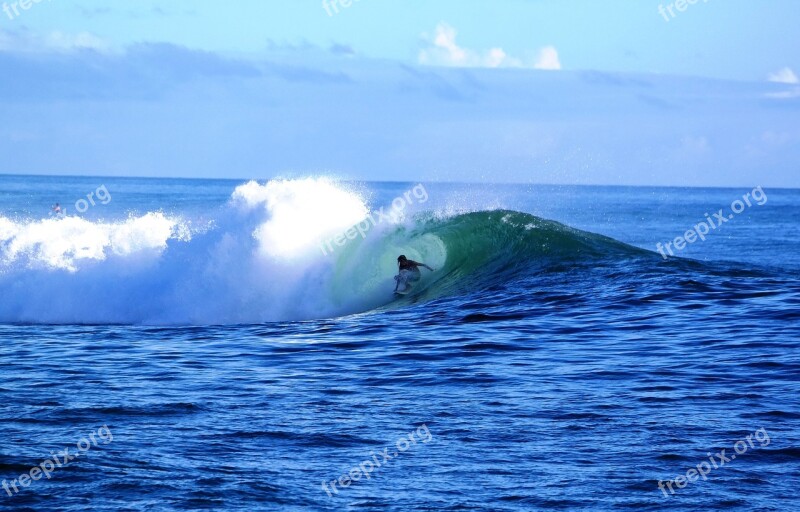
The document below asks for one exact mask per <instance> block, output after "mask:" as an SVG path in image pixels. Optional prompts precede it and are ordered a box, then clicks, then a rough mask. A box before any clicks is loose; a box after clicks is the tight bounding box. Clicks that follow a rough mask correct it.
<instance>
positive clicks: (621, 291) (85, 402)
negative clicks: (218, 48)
mask: <svg viewBox="0 0 800 512" xmlns="http://www.w3.org/2000/svg"><path fill="white" fill-rule="evenodd" d="M56 203H58V204H59V206H60V208H61V213H57V212H55V211H53V206H54V205H55V204H56ZM798 220H800V191H798V190H789V189H777V188H775V189H771V188H769V187H761V186H759V184H758V183H753V184H752V186H749V187H742V188H716V189H702V188H636V187H594V186H556V185H547V186H546V185H491V184H447V183H434V182H431V183H426V182H422V183H420V182H411V183H358V182H350V181H339V180H336V179H334V178H328V177H324V176H312V177H303V178H285V179H279V178H274V179H271V180H259V181H251V182H248V181H247V180H184V179H140V178H110V177H108V178H103V177H35V176H0V290H2V298H0V368H2V371H1V372H0V426H1V427H0V429H2V430H1V432H2V439H3V443H2V445H0V479H2V489H1V490H0V510H14V511H25V510H36V511H38V510H63V511H86V510H93V511H94V510H97V511H106V510H109V511H110V510H128V511H151V510H152V511H156V510H175V511H182V510H241V511H251V510H308V511H328V510H331V511H333V510H363V511H372V510H376V511H377V510H381V511H385V510H396V511H412V510H414V511H416V510H427V511H433V510H476V511H478V510H481V511H483V510H486V511H509V512H510V511H529V510H636V511H639V510H643V511H648V510H671V511H672V510H687V511H688V510H692V511H694V510H701V509H703V510H743V511H744V510H747V511H753V510H756V511H768V510H769V511H772V510H775V511H785V510H795V509H797V506H798V505H797V504H798V500H797V497H796V495H795V494H794V492H795V490H796V487H797V484H798V483H800V401H799V400H798V397H800V357H799V356H800V350H799V349H800V278H798V271H800V242H799V241H798V240H800V229H799V228H798ZM400 254H404V255H407V256H408V258H410V259H412V260H415V261H418V262H423V263H425V264H427V265H429V266H430V267H432V268H433V269H434V270H433V271H429V270H427V269H423V270H422V279H421V280H420V281H419V282H417V283H414V285H413V288H412V289H411V291H410V293H409V294H408V295H405V296H397V295H395V294H394V293H393V289H394V286H395V284H396V283H395V281H394V280H393V277H394V275H395V274H397V257H398V256H399V255H400Z"/></svg>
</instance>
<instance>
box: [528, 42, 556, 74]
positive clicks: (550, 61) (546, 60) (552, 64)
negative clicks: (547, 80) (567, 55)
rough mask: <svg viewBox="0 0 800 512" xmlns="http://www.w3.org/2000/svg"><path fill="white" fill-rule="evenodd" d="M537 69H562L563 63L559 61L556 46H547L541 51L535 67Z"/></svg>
mask: <svg viewBox="0 0 800 512" xmlns="http://www.w3.org/2000/svg"><path fill="white" fill-rule="evenodd" d="M533 67H534V68H536V69H549V70H557V69H561V61H559V60H558V51H557V50H556V49H555V47H554V46H545V47H544V48H542V49H541V50H539V57H538V58H537V59H536V63H535V64H534V65H533Z"/></svg>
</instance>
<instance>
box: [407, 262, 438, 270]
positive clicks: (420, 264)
mask: <svg viewBox="0 0 800 512" xmlns="http://www.w3.org/2000/svg"><path fill="white" fill-rule="evenodd" d="M412 263H414V264H415V265H419V266H420V267H425V268H427V269H428V270H430V271H431V272H433V269H432V268H431V267H429V266H428V265H426V264H424V263H420V262H418V261H414V262H412Z"/></svg>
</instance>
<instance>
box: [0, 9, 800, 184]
mask: <svg viewBox="0 0 800 512" xmlns="http://www.w3.org/2000/svg"><path fill="white" fill-rule="evenodd" d="M345 3H346V2H344V1H343V0H338V1H337V2H336V3H335V5H334V2H333V0H327V8H326V7H325V6H324V5H323V2H322V1H321V0H314V1H305V0H292V1H289V0H286V1H263V0H262V1H256V0H240V1H237V2H230V3H223V2H219V1H208V0H200V1H172V2H148V1H137V2H121V1H120V2H113V3H111V2H100V1H91V0H83V1H79V2H72V1H68V0H42V1H41V2H40V3H33V4H31V5H29V8H28V9H27V10H26V9H23V8H22V7H21V6H20V4H19V3H18V2H9V1H8V0H6V2H5V4H0V6H3V7H4V11H3V12H0V76H2V77H3V78H2V79H0V93H2V95H0V116H2V117H0V119H3V123H2V124H1V125H0V154H3V155H4V158H3V160H2V164H1V165H0V172H2V173H44V174H60V173H64V174H105V175H146V176H187V177H190V176H194V177H237V178H241V177H261V178H265V177H270V176H274V175H277V174H284V175H286V174H322V173H330V174H336V175H340V176H343V177H349V178H356V179H405V178H407V179H408V180H417V179H435V180H467V181H481V180H494V181H514V182H546V183H589V184H591V183H602V184H642V185H643V184H658V185H756V184H762V185H773V186H800V179H799V178H798V172H797V171H798V169H797V164H798V162H800V128H798V123H797V119H798V113H800V85H798V83H797V82H798V79H797V74H798V73H800V31H798V30H797V27H796V23H797V20H798V19H800V2H796V1H791V0H764V1H761V2H757V3H756V2H753V1H749V2H748V1H742V0H724V1H723V0H708V1H704V0H698V1H697V2H695V3H692V4H690V3H688V2H686V3H681V2H679V1H678V0H672V1H663V0H662V1H657V0H656V1H650V0H629V1H611V0H609V1H602V2H601V1H590V0H585V1H569V0H552V1H547V0H506V1H497V2H489V1H464V0H462V1H458V2H457V1H450V0H439V1H419V0H406V1H403V2H387V1H385V0H353V2H352V5H350V6H349V7H347V6H345V5H344V4H345ZM5 7H7V9H6V8H5Z"/></svg>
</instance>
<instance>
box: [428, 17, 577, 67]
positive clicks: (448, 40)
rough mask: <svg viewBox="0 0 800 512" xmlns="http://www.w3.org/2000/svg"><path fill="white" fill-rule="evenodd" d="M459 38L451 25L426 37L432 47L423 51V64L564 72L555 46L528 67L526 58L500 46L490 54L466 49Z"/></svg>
mask: <svg viewBox="0 0 800 512" xmlns="http://www.w3.org/2000/svg"><path fill="white" fill-rule="evenodd" d="M456 35H457V32H456V29H454V28H453V27H451V26H450V25H448V24H447V23H439V25H437V26H436V32H435V33H434V35H433V37H430V36H427V37H425V39H426V40H427V43H428V46H427V47H426V48H423V49H422V50H421V51H420V52H419V62H420V64H425V65H430V66H449V67H465V68H534V69H548V70H555V69H561V62H560V61H559V59H558V51H557V50H556V49H555V47H553V46H546V47H544V48H542V49H540V50H539V54H538V56H537V57H536V59H535V61H534V62H533V63H531V64H529V65H526V64H525V63H524V62H523V61H522V59H519V58H517V57H512V56H510V55H508V54H507V53H506V52H505V50H503V49H502V48H499V47H497V48H491V49H489V50H487V51H478V50H471V49H469V48H462V47H460V46H459V45H458V43H456Z"/></svg>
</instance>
